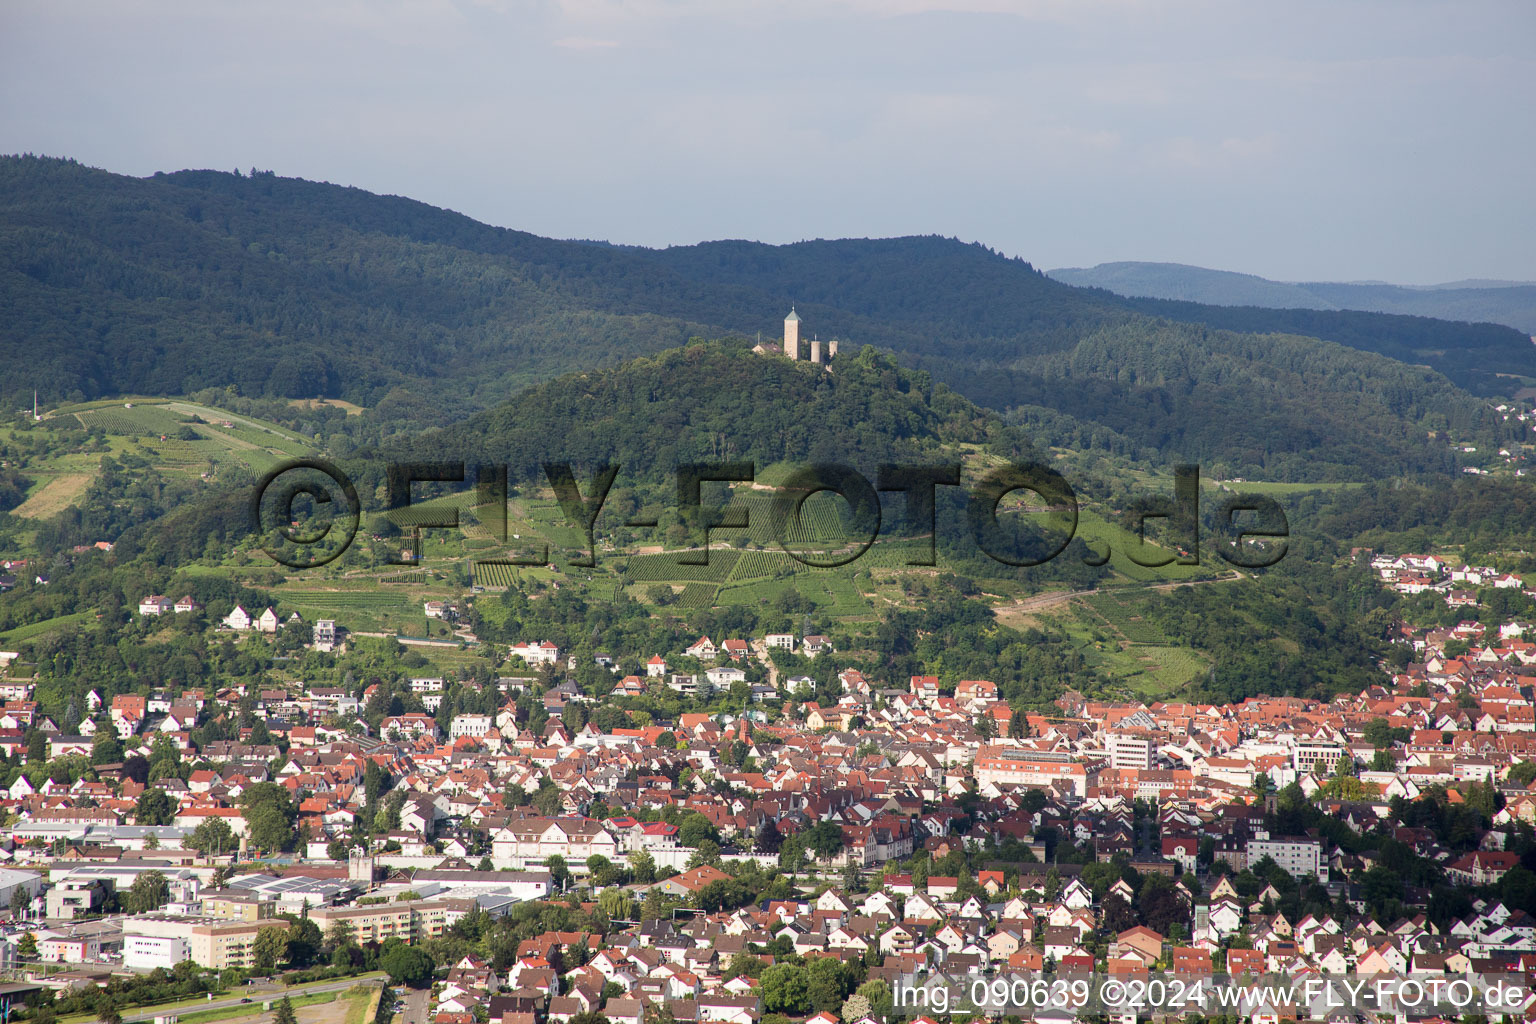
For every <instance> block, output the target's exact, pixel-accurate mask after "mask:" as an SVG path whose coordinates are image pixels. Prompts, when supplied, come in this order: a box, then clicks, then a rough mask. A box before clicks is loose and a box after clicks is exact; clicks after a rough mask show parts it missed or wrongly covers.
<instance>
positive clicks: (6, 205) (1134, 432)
mask: <svg viewBox="0 0 1536 1024" xmlns="http://www.w3.org/2000/svg"><path fill="white" fill-rule="evenodd" d="M791 302H793V303H795V305H796V306H797V308H798V310H799V313H800V315H801V317H802V320H803V324H802V332H803V336H808V337H815V336H817V335H819V336H820V337H821V338H824V339H829V338H832V337H838V338H840V339H841V340H842V342H843V343H844V351H845V352H850V353H852V352H857V351H858V349H859V347H861V346H863V345H873V346H876V347H878V348H880V349H883V350H886V351H888V352H891V353H894V354H895V355H896V356H898V357H899V358H900V359H901V360H902V362H903V363H905V364H907V365H909V366H915V367H918V368H920V369H922V370H924V371H926V372H927V373H928V374H930V375H931V376H932V378H933V379H934V380H936V381H940V382H943V383H946V384H948V385H949V386H950V387H952V388H954V389H955V390H956V391H958V392H959V393H961V394H962V395H964V396H965V397H967V398H968V399H970V400H971V401H973V402H976V403H978V404H980V405H984V406H987V407H990V408H991V409H994V410H998V411H1001V412H1004V413H1006V414H1010V415H1012V416H1014V417H1016V418H1019V419H1021V420H1022V421H1027V422H1028V423H1029V424H1030V426H1031V430H1032V432H1036V433H1043V434H1044V435H1046V436H1047V437H1056V438H1063V439H1070V440H1071V443H1074V444H1084V445H1099V446H1103V447H1104V448H1106V449H1113V450H1115V451H1118V452H1121V453H1124V454H1127V455H1132V456H1134V457H1138V458H1153V457H1156V458H1159V459H1166V458H1170V457H1177V458H1190V459H1197V460H1207V461H1208V462H1210V463H1211V464H1213V465H1214V464H1215V463H1217V462H1219V463H1220V464H1222V465H1223V466H1224V468H1225V469H1226V470H1227V471H1228V472H1229V473H1231V474H1233V475H1246V476H1256V475H1258V474H1260V473H1269V474H1272V475H1273V474H1279V475H1281V476H1284V477H1286V478H1292V479H1304V478H1305V479H1321V478H1332V479H1359V478H1361V477H1362V476H1365V475H1376V474H1382V473H1401V472H1417V471H1424V470H1440V469H1445V468H1447V467H1448V466H1449V465H1450V460H1449V456H1448V455H1447V453H1446V452H1445V450H1444V446H1443V444H1440V445H1434V444H1430V443H1428V442H1427V441H1426V438H1427V437H1428V436H1430V434H1429V432H1430V431H1434V430H1436V429H1438V428H1441V427H1445V426H1451V427H1453V428H1455V429H1469V428H1470V427H1472V426H1473V425H1474V424H1476V423H1478V422H1481V420H1480V417H1485V416H1486V415H1487V413H1486V409H1485V404H1486V403H1481V402H1478V401H1476V400H1475V399H1474V398H1473V397H1472V396H1471V395H1469V394H1468V393H1467V392H1466V391H1464V390H1460V389H1459V388H1458V387H1456V386H1453V384H1454V385H1460V386H1461V387H1462V388H1469V389H1473V390H1475V391H1478V392H1481V393H1484V394H1496V393H1507V391H1508V390H1510V389H1511V388H1512V385H1513V386H1517V385H1518V383H1519V382H1518V381H1517V380H1513V379H1511V378H1507V377H1502V376H1500V375H1501V374H1510V375H1519V376H1529V377H1532V378H1536V346H1532V345H1531V344H1530V343H1529V340H1528V339H1527V338H1526V337H1525V336H1524V335H1522V334H1520V333H1518V332H1516V331H1513V330H1510V329H1508V328H1505V327H1499V326H1494V325H1489V324H1473V325H1468V324H1453V323H1446V322H1443V321H1438V320H1431V319H1427V318H1422V317H1405V316H1384V315H1381V314H1375V313H1354V312H1318V311H1313V310H1306V309H1259V308H1232V307H1220V306H1208V305H1199V304H1195V303H1181V302H1170V301H1166V300H1158V299H1127V298H1124V297H1121V296H1117V295H1115V294H1113V293H1111V292H1109V291H1106V290H1103V289H1097V288H1094V289H1085V288H1077V287H1073V286H1071V285H1068V284H1064V283H1062V282H1059V281H1055V280H1053V279H1051V278H1049V277H1047V276H1046V275H1044V274H1042V273H1041V272H1039V271H1038V270H1036V269H1035V268H1034V267H1032V266H1031V265H1030V264H1029V263H1027V262H1025V261H1024V260H1022V259H1017V258H1009V257H1005V256H1003V255H1001V254H999V253H997V252H994V251H993V250H991V249H988V248H987V247H985V246H982V245H977V244H971V243H964V242H960V241H958V240H955V239H949V238H941V237H937V236H923V237H907V238H887V239H841V240H834V241H810V242H801V243H796V244H792V245H781V246H774V245H765V244H761V243H756V242H744V241H719V242H706V243H702V244H699V245H693V246H680V247H674V248H669V249H662V250H653V249H642V248H632V247H621V246H609V245H605V244H596V243H592V242H582V241H559V240H555V239H549V238H541V237H539V236H537V235H532V234H529V233H527V232H522V231H516V230H511V229H507V228H498V227H493V226H491V225H486V224H481V223H478V222H476V221H474V220H472V219H470V218H469V217H466V216H463V215H461V214H457V213H454V212H452V211H448V210H442V209H438V208H435V207H432V206H428V205H426V204H424V203H419V202H415V201H412V200H410V199H405V198H402V197H398V196H379V195H373V194H371V193H368V192H365V191H363V190H361V189H355V188H345V187H341V186H337V185H330V184H325V183H318V182H311V181H304V180H302V179H295V178H282V177H278V176H277V175H275V174H271V173H268V172H261V173H256V174H252V175H243V174H230V173H224V172H218V171H207V170H202V171H181V172H176V173H173V174H157V175H155V176H153V177H149V178H132V177H127V176H123V175H116V174H111V173H109V172H106V171H101V170H95V169H92V168H87V167H84V166H82V165H80V164H78V163H75V162H72V161H66V160H53V159H45V158H34V157H4V158H0V307H3V308H5V309H6V310H7V316H5V317H0V359H3V360H4V365H6V366H7V367H8V368H11V370H12V372H10V373H9V374H8V375H7V376H6V378H5V379H4V380H3V381H0V400H5V401H9V402H11V403H12V405H11V408H12V409H15V408H18V407H19V406H20V405H22V404H30V402H31V397H32V388H34V387H36V388H38V389H39V391H40V392H41V395H42V397H43V399H44V401H45V402H46V401H50V400H52V401H57V400H59V399H63V398H75V399H79V398H95V397H101V396H109V395H122V394H132V393H140V394H186V393H190V392H193V391H196V390H198V389H202V388H209V387H217V388H222V387H225V386H231V387H236V388H238V389H240V391H242V392H243V393H245V394H249V395H252V396H271V397H283V398H314V397H329V398H344V399H347V400H349V401H352V402H355V403H356V404H358V405H361V406H365V407H366V408H367V412H366V413H365V414H364V417H363V422H364V423H367V424H371V425H376V426H377V436H379V437H382V436H385V435H387V434H390V433H395V432H409V431H417V430H420V429H421V428H423V427H428V426H433V425H447V424H451V423H455V422H460V421H463V420H465V419H466V418H468V417H469V416H471V415H473V414H475V413H476V412H480V411H482V410H486V409H489V408H493V407H495V406H497V405H499V404H501V403H502V402H504V401H506V400H507V399H508V398H509V397H511V396H512V395H514V394H516V393H518V392H520V391H521V390H522V389H524V388H525V387H527V386H528V385H530V384H538V383H539V382H542V381H547V380H550V379H552V378H555V377H558V376H560V375H562V374H567V373H571V372H590V371H593V370H596V369H601V368H604V367H611V366H614V365H616V364H619V363H621V362H624V361H626V360H630V359H633V358H635V357H639V356H646V355H650V354H654V353H656V352H659V351H662V350H668V349H674V348H677V347H679V346H682V345H684V344H686V343H687V342H688V340H689V339H690V338H693V337H705V338H722V337H727V336H733V335H734V336H737V337H744V338H748V339H752V338H756V337H758V336H762V337H763V338H764V340H776V339H777V337H778V336H779V333H780V331H781V329H782V328H781V323H782V317H783V316H784V314H785V313H786V312H787V311H788V307H789V305H790V303H791ZM1319 338H1321V339H1324V340H1321V341H1320V340H1317V339H1319ZM769 397H771V396H769ZM370 429H372V427H370ZM1051 443H1056V442H1054V441H1053V442H1051Z"/></svg>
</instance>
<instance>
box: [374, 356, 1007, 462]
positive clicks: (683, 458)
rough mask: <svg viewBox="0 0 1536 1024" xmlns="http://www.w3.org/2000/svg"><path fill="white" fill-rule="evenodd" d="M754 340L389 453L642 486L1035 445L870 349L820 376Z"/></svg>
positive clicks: (579, 384)
mask: <svg viewBox="0 0 1536 1024" xmlns="http://www.w3.org/2000/svg"><path fill="white" fill-rule="evenodd" d="M751 344H752V343H751V342H750V341H745V340H739V339H736V340H733V339H726V340H723V341H713V342H695V343H693V344H690V345H687V346H685V347H683V348H678V349H670V350H668V351H665V352H661V353H658V354H657V355H655V356H648V357H642V358H639V359H635V360H632V361H630V362H628V363H625V364H623V365H621V366H618V367H614V368H612V369H607V370H598V371H594V372H590V373H577V374H570V375H567V376H564V377H560V378H558V379H556V380H553V381H550V382H548V383H545V384H540V385H538V386H536V387H533V388H530V389H529V390H528V391H527V392H525V393H523V394H520V395H518V396H516V397H515V398H513V399H512V400H510V401H508V402H506V403H505V404H503V405H501V406H499V407H497V408H495V409H492V410H489V411H487V412H484V413H481V414H480V415H478V416H475V417H474V418H472V419H471V420H469V421H468V422H466V423H464V424H462V425H459V426H455V427H450V428H448V429H445V430H439V431H432V432H429V433H427V434H425V435H423V436H421V437H419V438H415V439H412V440H410V441H408V442H402V443H400V444H399V445H397V446H396V447H395V448H394V449H393V450H391V451H389V452H388V453H387V454H388V455H389V456H390V457H392V458H394V459H402V458H404V459H419V460H423V461H433V460H442V459H450V460H460V459H462V460H464V461H465V462H467V463H469V464H476V463H490V464H492V465H505V466H507V467H508V471H509V474H510V477H511V479H512V480H513V481H518V482H527V481H536V482H542V481H543V479H544V475H543V469H542V468H541V467H542V464H543V463H545V462H571V463H573V464H576V465H580V466H586V467H592V466H596V465H601V464H612V465H618V466H621V467H623V470H624V474H625V476H626V478H629V479H649V480H650V481H652V482H653V483H670V482H671V481H672V480H673V473H674V471H675V469H676V467H677V465H678V464H680V463H687V462H722V461H746V462H753V463H755V464H756V465H758V466H759V467H763V466H767V465H770V464H773V463H781V462H792V463H796V464H806V463H823V464H825V463H841V464H852V465H855V466H857V467H859V468H860V469H861V470H862V471H864V472H865V473H866V474H867V475H869V477H870V478H871V479H873V478H874V475H875V472H876V467H877V466H879V465H880V464H882V463H892V462H913V461H917V462H921V463H924V464H931V463H935V462H942V461H956V460H957V459H958V453H959V451H960V446H961V445H980V446H983V447H984V448H986V449H987V450H989V451H992V452H993V453H995V454H997V455H999V456H1003V457H1008V458H1016V459H1025V458H1030V457H1033V456H1035V455H1036V454H1037V453H1036V452H1035V449H1034V447H1033V446H1032V445H1031V443H1030V441H1029V439H1028V438H1027V437H1026V436H1025V434H1024V433H1023V431H1021V430H1019V429H1018V428H1015V427H1010V426H1008V425H1007V424H1005V423H1004V422H1003V420H1002V417H1001V416H999V415H998V414H996V413H992V412H989V411H987V410H984V409H980V408H978V407H977V406H975V405H973V404H972V403H970V402H969V401H967V400H966V399H964V398H963V397H961V396H960V395H957V394H955V393H954V392H952V391H950V390H949V389H948V388H946V387H944V386H943V385H936V384H934V382H933V381H932V379H931V378H930V377H929V376H928V374H926V373H922V372H920V371H913V370H909V369H905V368H903V367H901V366H900V365H898V364H897V363H896V362H895V361H894V360H893V359H892V358H891V357H890V356H888V355H885V354H883V353H881V352H879V351H878V350H876V349H874V348H872V347H866V348H864V349H862V350H861V351H858V352H846V353H842V354H840V355H839V357H838V360H837V363H836V369H835V371H834V372H829V371H828V370H826V369H824V368H822V367H819V366H816V365H814V364H811V363H807V362H804V361H800V362H792V361H790V360H789V359H786V358H784V357H782V356H779V355H759V354H756V353H754V352H753V351H752V350H751Z"/></svg>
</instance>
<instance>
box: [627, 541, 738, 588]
mask: <svg viewBox="0 0 1536 1024" xmlns="http://www.w3.org/2000/svg"><path fill="white" fill-rule="evenodd" d="M698 554H699V552H690V553H689V557H697V556H698ZM681 555H682V552H676V551H670V552H665V553H663V554H659V555H636V556H635V557H634V558H631V559H630V560H629V566H628V568H627V569H626V570H625V575H626V576H627V577H628V581H629V582H630V583H724V582H725V581H726V579H727V578H728V577H729V576H730V575H731V570H732V569H734V568H735V567H736V562H737V559H739V558H740V557H741V555H740V553H739V552H736V551H732V550H729V549H724V550H712V551H710V553H709V564H708V565H684V564H682V563H680V562H679V561H678V558H679V557H680V556H681Z"/></svg>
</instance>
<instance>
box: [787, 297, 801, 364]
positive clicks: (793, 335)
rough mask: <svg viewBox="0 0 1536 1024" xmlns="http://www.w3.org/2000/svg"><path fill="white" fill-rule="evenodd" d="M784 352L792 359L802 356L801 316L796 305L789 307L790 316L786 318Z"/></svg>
mask: <svg viewBox="0 0 1536 1024" xmlns="http://www.w3.org/2000/svg"><path fill="white" fill-rule="evenodd" d="M784 354H785V355H787V356H789V358H791V359H799V358H800V316H799V314H797V313H796V312H795V307H794V306H790V307H789V316H787V317H785V318H784Z"/></svg>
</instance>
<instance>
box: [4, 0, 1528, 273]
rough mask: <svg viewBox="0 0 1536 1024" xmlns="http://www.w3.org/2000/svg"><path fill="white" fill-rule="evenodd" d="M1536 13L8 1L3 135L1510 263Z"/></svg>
mask: <svg viewBox="0 0 1536 1024" xmlns="http://www.w3.org/2000/svg"><path fill="white" fill-rule="evenodd" d="M1533 43H1536V3H1533V2H1531V0H1509V2H1479V0H1450V2H1438V0H1273V2H1262V3H1261V2H1246V0H527V2H518V0H384V2H377V3H363V2H334V3H333V2H326V0H302V2H288V0H264V2H261V3H234V2H220V0H195V2H194V0H188V2H176V0H139V2H135V3H133V4H124V3H121V2H120V0H7V2H6V3H5V4H4V5H3V6H0V152H5V153H19V152H30V153H41V154H47V155H51V156H68V157H73V158H75V159H78V160H80V161H82V162H84V163H87V164H91V165H93V166H98V167H104V168H106V169H108V170H112V171H117V172H120V173H125V174H133V175H147V174H151V173H153V172H155V171H160V170H178V169H181V168H187V167H213V168H218V169H225V170H230V169H234V168H237V167H238V168H241V169H249V168H251V167H257V168H261V169H263V170H272V171H275V172H277V173H278V174H281V175H285V176H296V177H304V178H311V179H317V180H324V181H331V182H335V183H338V184H345V185H354V186H357V187H360V188H364V189H368V190H370V191H374V192H381V193H394V194H399V195H405V196H410V197H412V198H415V199H419V200H422V201H424V202H428V203H432V204H433V205H436V206H443V207H447V208H450V209H454V210H458V211H461V212H463V213H466V214H468V215H470V216H472V217H474V218H476V219H478V220H482V221H486V222H489V223H492V224H497V225H503V226H507V227H514V228H519V229H523V230H526V231H532V232H536V233H538V234H541V235H550V236H554V237H559V238H603V239H608V240H611V241H615V242H624V243H631V244H641V245H653V246H660V245H673V244H687V243H692V242H697V241H701V240H705V239H715V238H751V239H758V240H762V241H766V242H774V243H784V242H793V241H798V240H801V239H807V238H834V237H876V236H889V235H905V234H941V235H949V236H956V237H959V238H962V239H964V240H966V241H979V242H983V243H985V244H987V245H989V246H992V247H993V248H996V249H999V250H1001V251H1003V252H1005V253H1007V254H1008V255H1011V256H1021V257H1023V258H1024V259H1027V260H1029V261H1031V262H1032V263H1034V264H1035V265H1036V266H1038V267H1041V268H1054V267H1061V266H1091V265H1093V264H1096V263H1100V262H1108V261H1113V260H1169V261H1174V262H1180V263H1189V264H1195V265H1200V266H1208V267H1215V268H1220V269H1224V270H1237V271H1243V272H1246V273H1254V274H1261V275H1264V276H1266V277H1272V278H1278V279H1281V280H1365V279H1372V280H1386V281H1393V282H1396V283H1402V284H1428V283H1434V282H1441V281H1451V280H1460V279H1465V278H1500V279H1512V280H1536V188H1533V187H1532V181H1533V180H1536V131H1533V130H1532V128H1533V108H1536V103H1533V101H1536V46H1533V45H1532V44H1533Z"/></svg>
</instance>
